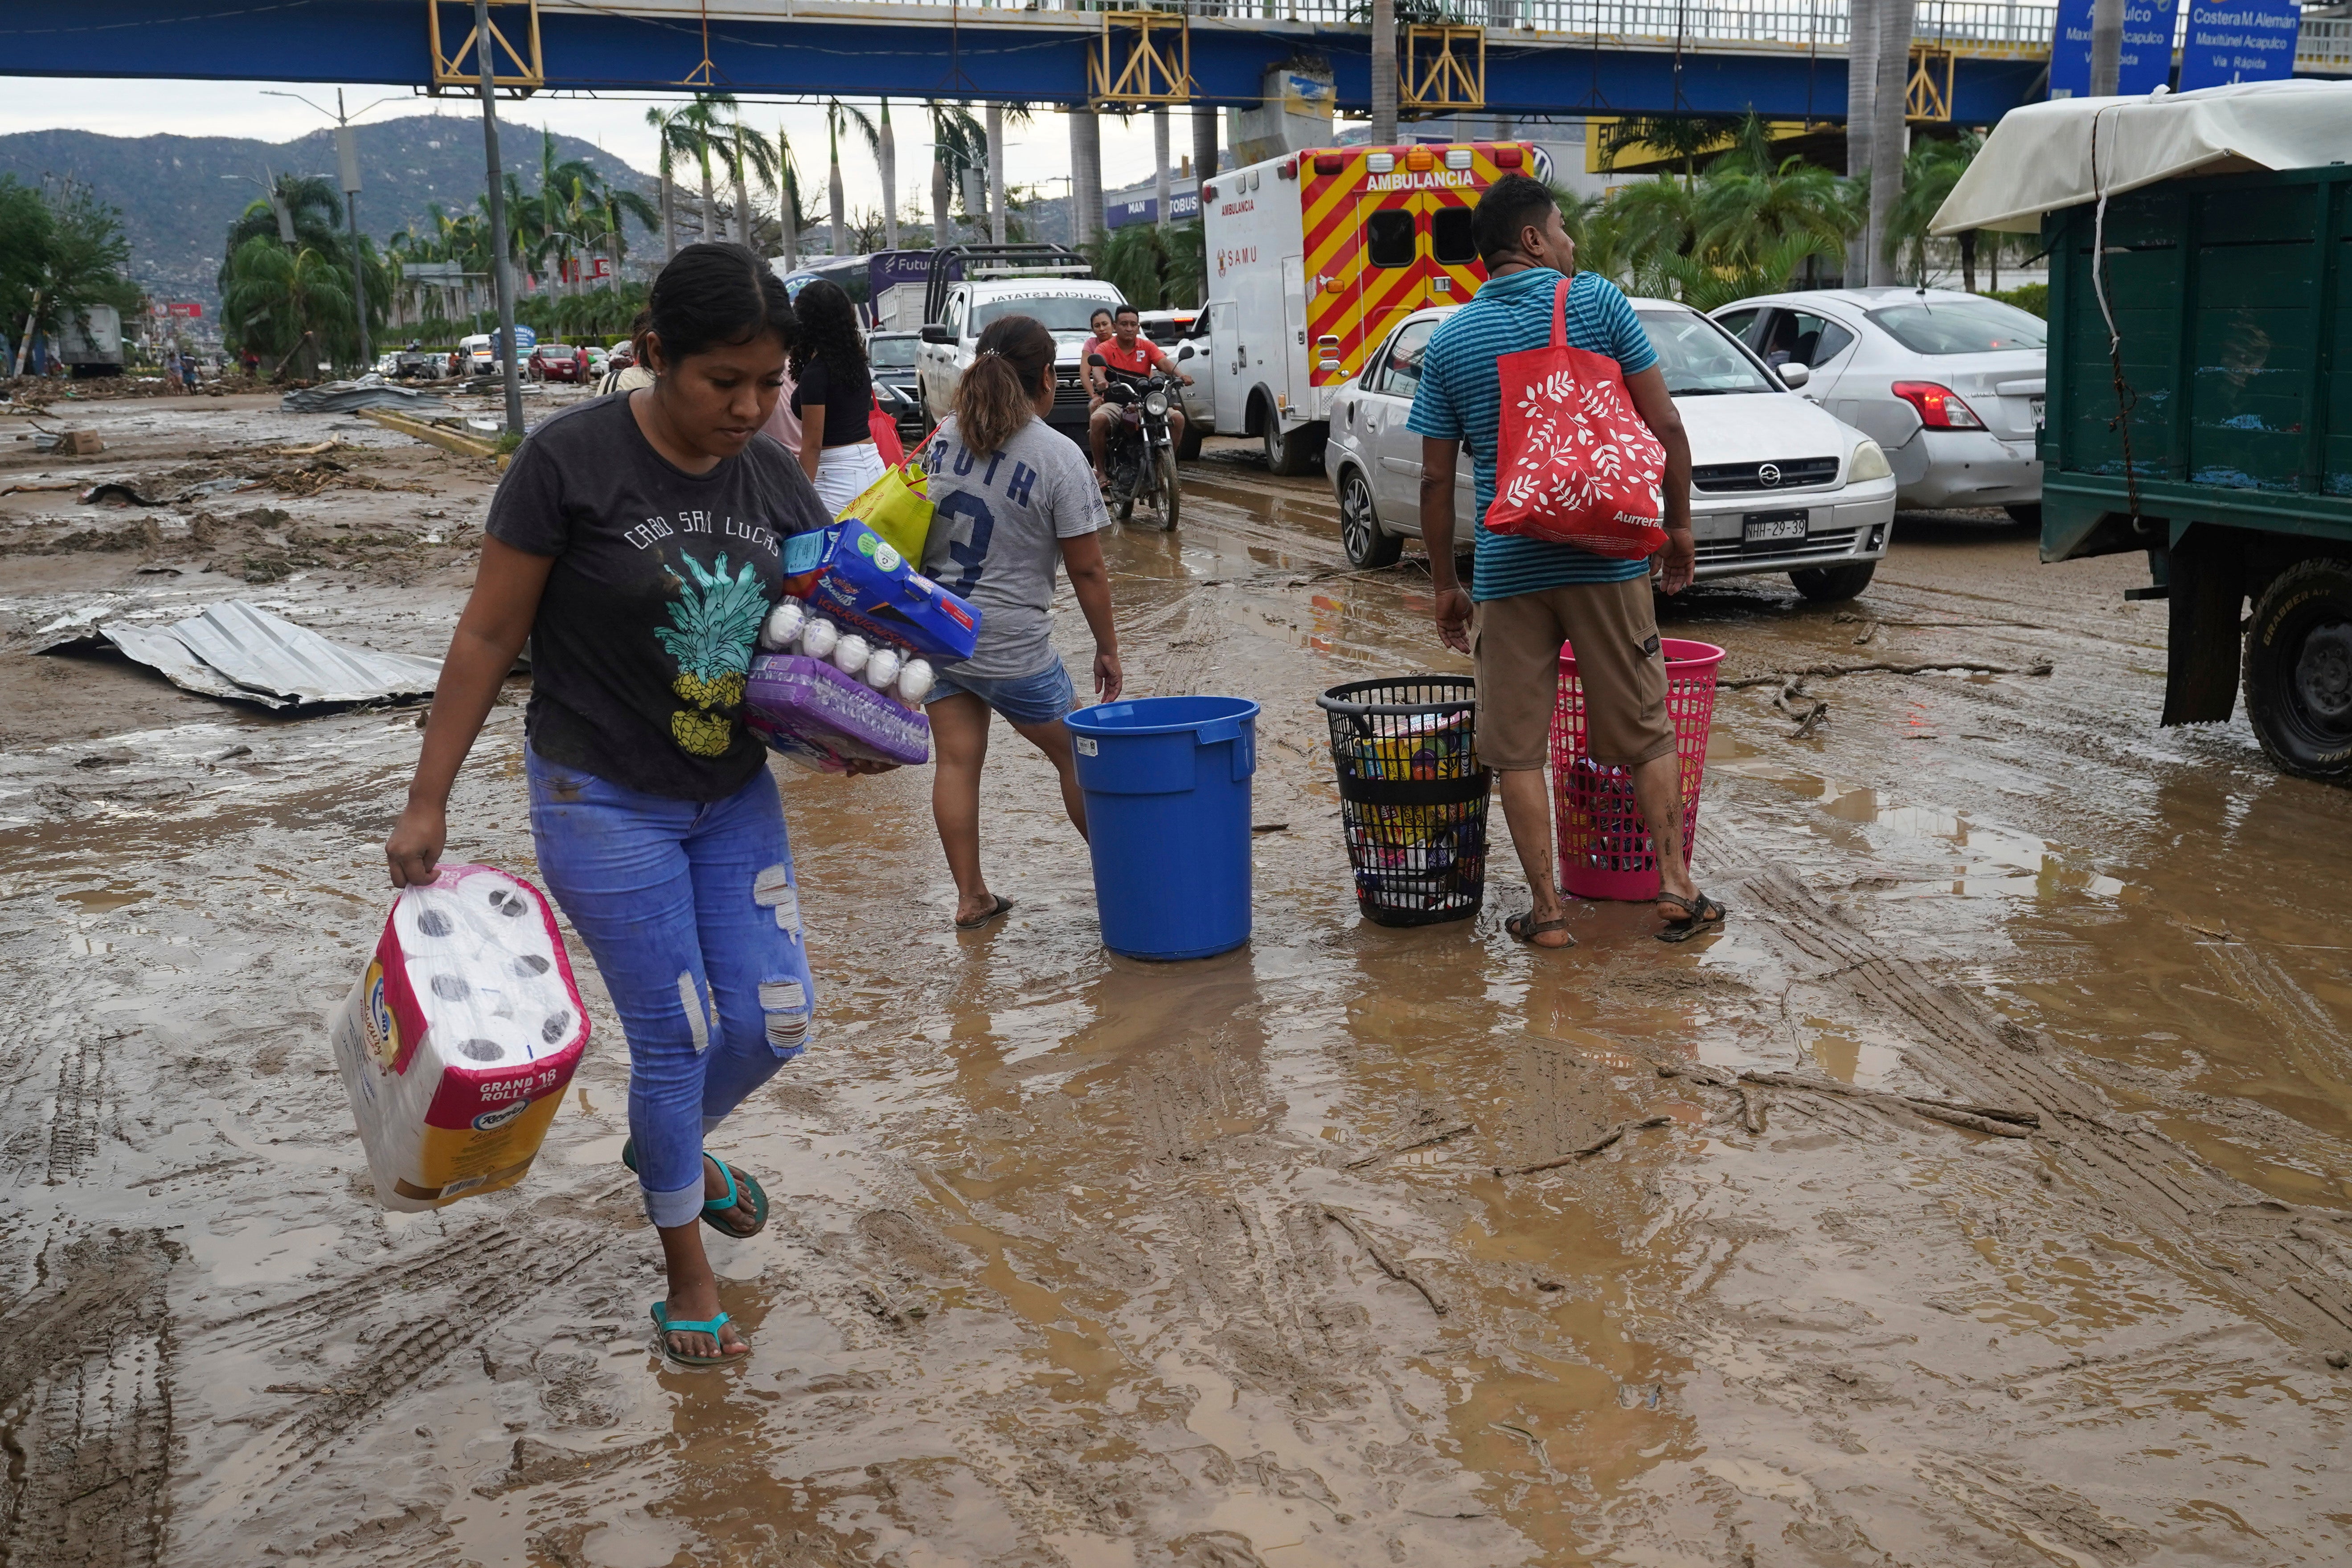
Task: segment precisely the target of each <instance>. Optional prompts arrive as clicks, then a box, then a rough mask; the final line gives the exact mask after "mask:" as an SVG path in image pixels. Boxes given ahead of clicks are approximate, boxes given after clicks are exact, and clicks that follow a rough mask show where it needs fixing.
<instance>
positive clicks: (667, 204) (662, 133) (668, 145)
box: [646, 105, 696, 261]
mask: <svg viewBox="0 0 2352 1568" xmlns="http://www.w3.org/2000/svg"><path fill="white" fill-rule="evenodd" d="M686 112H687V111H686V110H683V109H663V108H661V107H660V106H658V105H656V107H654V108H652V109H648V110H646V124H647V125H650V126H652V127H653V128H654V135H655V139H656V157H657V161H658V165H659V170H660V174H661V231H662V259H663V260H664V261H667V260H668V259H669V258H672V257H674V256H676V255H677V159H678V156H679V155H680V154H681V153H684V154H687V155H689V156H690V155H691V154H692V153H693V152H694V145H695V141H696V134H695V128H694V127H693V126H692V125H691V124H690V123H688V121H687V120H686V118H685V116H686Z"/></svg>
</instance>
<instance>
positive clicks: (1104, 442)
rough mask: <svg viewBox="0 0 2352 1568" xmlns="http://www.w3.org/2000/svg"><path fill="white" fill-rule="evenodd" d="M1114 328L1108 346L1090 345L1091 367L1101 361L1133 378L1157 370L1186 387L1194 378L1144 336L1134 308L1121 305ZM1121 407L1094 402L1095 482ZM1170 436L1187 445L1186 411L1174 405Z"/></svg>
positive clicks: (1170, 408)
mask: <svg viewBox="0 0 2352 1568" xmlns="http://www.w3.org/2000/svg"><path fill="white" fill-rule="evenodd" d="M1111 320H1112V321H1113V323H1114V325H1113V327H1112V331H1111V338H1110V342H1097V343H1093V344H1090V345H1088V347H1087V360H1088V363H1089V364H1091V363H1092V362H1093V361H1095V360H1097V359H1099V360H1100V361H1101V362H1102V363H1103V364H1104V366H1105V367H1106V368H1108V369H1110V370H1117V371H1124V372H1126V373H1127V374H1129V375H1149V374H1151V372H1153V371H1154V370H1161V371H1165V372H1167V373H1168V374H1170V375H1172V376H1174V377H1175V378H1176V379H1177V380H1179V381H1181V382H1182V383H1183V384H1185V385H1187V386H1190V385H1192V377H1191V376H1189V375H1186V374H1184V373H1183V372H1182V371H1181V370H1178V369H1177V368H1176V365H1175V363H1174V362H1173V361H1171V359H1169V357H1168V356H1167V355H1166V354H1164V353H1160V345H1159V344H1158V343H1155V342H1152V341H1151V340H1150V338H1147V337H1145V336H1143V335H1142V333H1141V331H1139V328H1140V327H1141V326H1142V324H1143V321H1142V316H1141V314H1140V313H1139V311H1138V310H1136V308H1135V307H1134V306H1132V305H1121V306H1120V307H1119V308H1118V314H1117V315H1115V316H1113V317H1112V318H1111ZM1118 418H1119V410H1118V405H1117V404H1114V403H1109V402H1106V401H1105V400H1104V399H1103V397H1102V396H1101V395H1100V394H1099V393H1098V394H1097V395H1096V396H1095V399H1094V412H1093V413H1092V414H1091V415H1089V416H1087V437H1088V438H1089V439H1090V440H1091V441H1092V443H1093V446H1094V454H1095V482H1096V483H1097V484H1101V483H1103V482H1104V481H1103V458H1104V457H1105V456H1106V452H1107V448H1108V447H1109V445H1110V431H1111V426H1114V425H1116V424H1118ZM1168 434H1169V437H1170V438H1171V439H1172V440H1173V441H1174V442H1175V443H1176V444H1177V445H1178V446H1180V447H1181V446H1182V445H1183V444H1184V411H1183V409H1182V408H1181V407H1179V406H1177V405H1175V404H1173V403H1171V404H1170V405H1169V406H1168Z"/></svg>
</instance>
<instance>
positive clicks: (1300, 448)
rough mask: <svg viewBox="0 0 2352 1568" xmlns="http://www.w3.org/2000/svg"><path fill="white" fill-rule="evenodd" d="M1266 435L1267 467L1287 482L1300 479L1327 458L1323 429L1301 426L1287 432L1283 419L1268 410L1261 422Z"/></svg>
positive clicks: (1260, 425)
mask: <svg viewBox="0 0 2352 1568" xmlns="http://www.w3.org/2000/svg"><path fill="white" fill-rule="evenodd" d="M1258 426H1259V428H1260V429H1261V430H1263V431H1264V432H1265V466H1266V468H1267V469H1268V470H1269V471H1270V472H1273V473H1276V474H1280V475H1281V476H1282V477H1283V478H1285V479H1297V478H1298V476H1300V475H1301V474H1309V473H1313V472H1314V471H1315V467H1316V465H1317V464H1318V463H1319V462H1320V461H1321V460H1322V458H1323V431H1322V429H1321V427H1320V426H1314V425H1301V426H1298V427H1297V429H1295V430H1292V431H1289V432H1287V433H1286V432H1285V431H1284V430H1283V428H1282V416H1281V415H1280V414H1278V413H1276V411H1274V410H1273V409H1270V408H1269V409H1267V410H1266V411H1265V417H1264V418H1262V419H1261V420H1260V421H1259V422H1258Z"/></svg>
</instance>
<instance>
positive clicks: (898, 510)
mask: <svg viewBox="0 0 2352 1568" xmlns="http://www.w3.org/2000/svg"><path fill="white" fill-rule="evenodd" d="M929 483H930V481H929V477H928V476H926V475H925V474H924V472H923V466H922V465H921V464H920V463H918V462H915V461H914V460H913V459H911V458H909V459H908V461H907V462H906V463H905V464H904V465H903V466H901V467H899V468H885V469H883V470H882V477H881V478H880V479H877V480H875V481H874V482H873V483H872V484H870V485H868V486H866V488H865V489H863V490H860V491H859V492H858V494H857V499H856V500H854V501H851V502H850V503H849V504H848V505H847V506H845V507H844V508H842V510H841V515H840V516H839V517H837V518H835V519H834V521H835V522H845V521H848V520H849V519H851V518H856V520H857V521H860V522H862V523H864V524H865V525H866V527H868V528H870V529H872V530H873V531H875V532H876V533H877V534H878V535H879V536H880V537H881V539H882V542H884V543H886V544H887V545H889V546H890V548H891V549H893V550H896V551H897V552H898V553H899V554H901V555H903V556H905V557H906V558H907V559H908V560H909V561H911V562H913V563H915V569H916V570H917V571H921V570H922V566H923V543H924V542H925V541H926V540H927V539H928V538H929V536H930V531H931V498H930V492H929Z"/></svg>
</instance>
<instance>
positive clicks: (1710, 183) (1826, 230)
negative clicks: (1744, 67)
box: [1691, 112, 1866, 289]
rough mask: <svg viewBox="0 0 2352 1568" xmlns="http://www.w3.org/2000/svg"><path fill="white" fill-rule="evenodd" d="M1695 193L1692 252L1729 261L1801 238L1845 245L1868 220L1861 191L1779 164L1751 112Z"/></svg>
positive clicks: (1826, 174)
mask: <svg viewBox="0 0 2352 1568" xmlns="http://www.w3.org/2000/svg"><path fill="white" fill-rule="evenodd" d="M1696 195H1697V200H1696V203H1695V204H1694V206H1693V211H1692V219H1693V222H1692V227H1693V230H1694V234H1693V243H1692V247H1691V248H1692V249H1693V250H1694V251H1699V252H1707V253H1714V254H1717V255H1718V256H1721V257H1723V258H1746V257H1749V256H1752V255H1755V254H1757V253H1759V252H1760V251H1761V250H1762V249H1763V248H1764V247H1769V246H1770V245H1773V244H1775V243H1777V242H1778V241H1780V240H1781V239H1784V238H1786V237H1790V236H1791V235H1798V234H1810V235H1815V236H1818V237H1822V238H1826V239H1833V240H1836V241H1838V242H1839V244H1840V245H1843V243H1844V239H1845V236H1846V235H1847V234H1849V233H1850V232H1852V230H1853V227H1854V226H1856V225H1857V224H1859V223H1860V222H1862V221H1863V219H1864V216H1865V215H1866V208H1865V207H1864V205H1862V203H1861V202H1860V200H1859V199H1858V197H1857V193H1856V191H1855V189H1854V188H1853V186H1851V185H1850V184H1848V183H1847V182H1845V181H1843V180H1841V179H1839V178H1838V176H1837V175H1835V174H1832V173H1830V171H1828V170H1827V169H1824V168H1822V167H1820V166H1818V165H1814V164H1809V163H1806V162H1805V161H1804V160H1803V159H1802V158H1797V157H1790V158H1779V159H1776V158H1774V157H1773V155H1772V142H1771V134H1770V132H1768V131H1767V130H1766V129H1765V127H1764V123H1763V121H1761V120H1759V118H1757V116H1756V115H1755V114H1754V113H1752V112H1751V113H1749V114H1748V117H1747V118H1746V119H1745V120H1744V121H1742V122H1741V124H1740V128H1739V133H1738V139H1737V141H1736V142H1734V143H1733V146H1732V150H1731V151H1730V152H1728V153H1725V154H1724V155H1723V156H1722V157H1720V158H1717V160H1716V161H1715V163H1713V164H1712V165H1710V166H1709V168H1708V169H1707V172H1706V178H1705V179H1704V180H1702V181H1701V182H1700V183H1699V185H1698V188H1697V193H1696ZM1809 259H1811V253H1809ZM1784 281H1785V280H1784ZM1780 286H1781V285H1780V283H1774V284H1772V285H1771V287H1772V288H1774V289H1778V288H1780Z"/></svg>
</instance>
